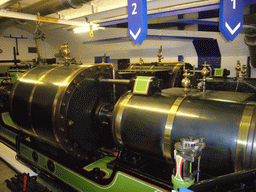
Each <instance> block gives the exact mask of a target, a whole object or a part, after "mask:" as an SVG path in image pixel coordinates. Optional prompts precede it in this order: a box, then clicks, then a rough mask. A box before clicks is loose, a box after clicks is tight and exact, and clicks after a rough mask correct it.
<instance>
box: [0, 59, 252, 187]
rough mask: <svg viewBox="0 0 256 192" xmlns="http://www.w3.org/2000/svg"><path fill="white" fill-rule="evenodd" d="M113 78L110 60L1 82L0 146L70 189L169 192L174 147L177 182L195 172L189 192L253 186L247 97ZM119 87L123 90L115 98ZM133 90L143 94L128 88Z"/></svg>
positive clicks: (39, 70) (38, 71) (30, 73)
mask: <svg viewBox="0 0 256 192" xmlns="http://www.w3.org/2000/svg"><path fill="white" fill-rule="evenodd" d="M113 74H114V73H113V68H112V65H111V64H97V65H94V64H92V65H69V66H66V65H51V66H41V67H36V68H33V69H31V70H29V71H27V72H26V73H24V74H23V75H22V76H21V77H20V78H19V79H18V80H17V81H16V82H15V83H14V84H11V85H10V84H8V86H7V84H3V85H2V89H1V99H2V103H1V104H2V107H1V113H2V125H1V132H0V135H1V138H2V141H3V142H5V143H6V144H8V145H9V146H12V147H13V148H14V149H15V150H16V152H17V157H18V158H19V159H20V160H21V161H23V162H24V163H26V164H28V165H30V166H32V167H35V168H36V169H38V170H41V171H43V172H46V173H47V174H48V175H50V176H51V177H53V178H55V179H56V180H58V181H62V182H64V183H66V184H67V185H68V186H70V187H72V189H74V190H78V191H102V190H107V191H143V190H145V191H172V189H175V187H174V185H177V184H173V178H172V175H174V176H175V170H176V175H177V172H178V171H177V156H176V155H177V154H175V153H176V152H177V150H178V147H177V146H176V143H179V142H180V141H181V148H182V150H181V151H180V153H181V155H180V156H181V157H183V159H184V160H183V161H184V162H183V165H182V166H181V169H184V170H183V172H181V182H182V181H184V182H186V180H188V181H189V180H193V177H195V175H196V174H198V173H200V178H198V180H197V181H195V183H194V184H193V185H192V186H189V187H190V189H191V190H194V191H200V190H201V191H211V190H217V189H216V188H218V189H220V191H223V188H221V187H216V188H214V187H212V186H213V185H212V183H213V182H214V183H215V185H214V186H217V183H218V184H220V183H221V185H222V186H224V185H225V187H227V186H229V185H230V188H233V185H232V184H231V183H232V182H233V180H232V182H231V179H230V178H231V176H232V174H233V175H236V177H235V176H232V178H233V179H234V178H239V179H241V178H246V179H245V180H246V181H247V182H250V181H251V180H252V183H253V181H254V177H251V174H250V173H251V169H254V168H255V167H256V149H255V146H256V145H255V143H254V139H255V119H256V108H255V98H254V96H255V95H254V94H253V93H241V92H240V93H239V92H219V91H210V90H208V91H206V92H200V91H198V90H192V91H191V92H190V93H189V94H188V95H187V96H185V95H184V93H183V89H182V88H169V89H164V90H161V89H160V88H159V87H158V85H159V82H158V80H157V79H156V78H149V79H148V80H147V81H146V80H143V81H141V82H142V85H143V82H144V84H145V85H146V86H144V87H143V86H142V85H140V84H138V83H139V82H137V81H139V80H137V79H136V80H118V79H114V78H113ZM145 82H146V83H145ZM122 84H129V85H130V86H131V90H130V91H128V92H126V93H124V94H122V95H121V96H120V97H119V96H117V95H116V89H117V88H118V86H121V85H122ZM139 86H142V87H143V88H142V89H146V93H142V92H140V91H136V87H137V88H138V87H139ZM8 87H10V88H8ZM8 112H9V113H8ZM9 114H10V116H9ZM10 117H11V118H10ZM182 138H185V140H184V139H183V140H180V139H182ZM187 138H189V139H187ZM199 138H201V139H199ZM197 139H199V140H200V141H199V140H197ZM185 141H186V142H185ZM184 142H185V143H187V144H184ZM202 143H204V144H205V147H204V149H202V150H199V148H198V146H199V147H200V146H201V144H202ZM174 149H176V150H174ZM190 149H191V153H188V155H187V151H186V150H190ZM198 150H199V151H198ZM175 151H176V152H175ZM177 153H178V152H177ZM195 154H196V155H195ZM199 157H200V158H199ZM195 159H200V169H199V168H196V167H198V164H196V165H195V164H194V162H195V161H194V160H195ZM175 162H176V163H175ZM186 162H189V166H190V168H189V169H191V170H192V169H193V170H195V171H194V172H191V173H188V172H189V170H186V169H187V168H186V166H188V165H186ZM242 170H243V171H242ZM244 170H246V171H244ZM248 170H249V171H248ZM239 171H240V172H239ZM173 172H174V173H173ZM234 172H235V173H234ZM241 175H243V177H242V176H241ZM244 175H247V176H244ZM220 176H221V177H220ZM247 177H249V179H248V178H247ZM189 178H190V179H189ZM221 178H224V179H223V180H222V179H221ZM227 178H229V179H227ZM239 179H238V180H239ZM224 180H225V181H224ZM236 182H238V183H239V182H241V183H242V182H244V181H240V180H239V181H236ZM246 185H250V184H247V183H246ZM180 186H181V187H182V185H180ZM207 186H208V187H209V189H207ZM177 188H179V186H178V187H177V186H176V189H177ZM206 189H207V190H206Z"/></svg>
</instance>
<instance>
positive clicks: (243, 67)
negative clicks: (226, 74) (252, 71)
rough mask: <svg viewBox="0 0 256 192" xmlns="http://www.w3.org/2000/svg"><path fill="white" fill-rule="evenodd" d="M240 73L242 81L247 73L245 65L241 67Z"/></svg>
mask: <svg viewBox="0 0 256 192" xmlns="http://www.w3.org/2000/svg"><path fill="white" fill-rule="evenodd" d="M241 73H242V79H243V80H244V79H245V78H246V73H247V67H246V65H243V66H242V70H241Z"/></svg>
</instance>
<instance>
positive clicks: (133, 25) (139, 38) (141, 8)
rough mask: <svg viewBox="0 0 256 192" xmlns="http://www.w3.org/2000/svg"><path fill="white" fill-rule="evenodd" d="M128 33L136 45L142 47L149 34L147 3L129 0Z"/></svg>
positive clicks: (143, 0) (142, 0)
mask: <svg viewBox="0 0 256 192" xmlns="http://www.w3.org/2000/svg"><path fill="white" fill-rule="evenodd" d="M128 32H129V35H130V37H131V39H132V40H133V42H134V44H135V45H137V43H139V44H140V45H141V44H142V42H143V41H144V39H145V38H146V36H147V33H148V23H147V1H146V0H128Z"/></svg>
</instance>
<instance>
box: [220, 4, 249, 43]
mask: <svg viewBox="0 0 256 192" xmlns="http://www.w3.org/2000/svg"><path fill="white" fill-rule="evenodd" d="M243 6H244V1H243V0H220V19H219V30H220V32H221V33H222V35H223V36H224V37H225V38H226V40H227V41H233V40H234V39H235V38H236V36H237V35H238V34H239V33H240V31H241V30H242V29H243Z"/></svg>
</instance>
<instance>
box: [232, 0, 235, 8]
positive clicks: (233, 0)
mask: <svg viewBox="0 0 256 192" xmlns="http://www.w3.org/2000/svg"><path fill="white" fill-rule="evenodd" d="M231 1H232V2H233V9H236V0H231Z"/></svg>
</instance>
